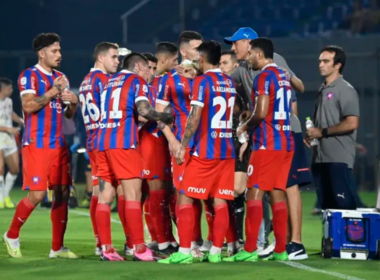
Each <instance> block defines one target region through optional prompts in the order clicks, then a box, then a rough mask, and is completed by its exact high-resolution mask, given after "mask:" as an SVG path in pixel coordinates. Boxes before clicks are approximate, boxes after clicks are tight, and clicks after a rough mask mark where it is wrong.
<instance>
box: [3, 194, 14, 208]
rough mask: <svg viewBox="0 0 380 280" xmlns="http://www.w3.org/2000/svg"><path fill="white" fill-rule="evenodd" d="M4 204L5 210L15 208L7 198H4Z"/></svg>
mask: <svg viewBox="0 0 380 280" xmlns="http://www.w3.org/2000/svg"><path fill="white" fill-rule="evenodd" d="M4 204H5V208H9V209H13V208H15V205H14V204H13V202H12V200H11V198H10V197H9V196H8V197H6V198H4Z"/></svg>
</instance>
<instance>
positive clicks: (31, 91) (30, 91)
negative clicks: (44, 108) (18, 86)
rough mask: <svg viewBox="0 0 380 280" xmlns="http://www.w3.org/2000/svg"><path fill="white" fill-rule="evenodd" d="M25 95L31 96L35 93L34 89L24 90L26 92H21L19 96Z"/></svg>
mask: <svg viewBox="0 0 380 280" xmlns="http://www.w3.org/2000/svg"><path fill="white" fill-rule="evenodd" d="M27 93H33V94H36V91H35V90H34V89H26V90H23V91H21V92H20V95H21V96H22V95H24V94H27Z"/></svg>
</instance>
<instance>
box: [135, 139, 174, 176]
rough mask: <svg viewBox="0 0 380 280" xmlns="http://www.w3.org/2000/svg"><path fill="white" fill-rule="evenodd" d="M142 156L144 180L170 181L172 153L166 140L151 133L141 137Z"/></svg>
mask: <svg viewBox="0 0 380 280" xmlns="http://www.w3.org/2000/svg"><path fill="white" fill-rule="evenodd" d="M139 147H140V154H141V158H142V162H143V170H144V179H147V180H154V179H158V180H162V181H169V180H170V179H171V174H170V165H171V162H170V152H169V148H168V143H167V141H166V139H162V138H157V137H155V136H154V135H152V134H151V133H148V132H146V133H143V134H142V136H141V137H140V143H139Z"/></svg>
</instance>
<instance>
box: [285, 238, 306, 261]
mask: <svg viewBox="0 0 380 280" xmlns="http://www.w3.org/2000/svg"><path fill="white" fill-rule="evenodd" d="M286 252H287V253H288V256H289V260H290V261H301V260H306V259H307V258H308V255H307V253H306V250H305V247H304V246H303V244H299V243H294V242H290V243H289V244H288V245H287V246H286Z"/></svg>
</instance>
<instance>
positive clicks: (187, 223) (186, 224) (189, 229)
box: [177, 204, 195, 249]
mask: <svg viewBox="0 0 380 280" xmlns="http://www.w3.org/2000/svg"><path fill="white" fill-rule="evenodd" d="M194 216H195V215H194V207H193V204H183V205H180V206H178V213H177V218H178V219H177V227H178V235H179V241H180V247H181V248H189V249H190V248H191V241H193V238H194V231H193V228H194Z"/></svg>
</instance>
